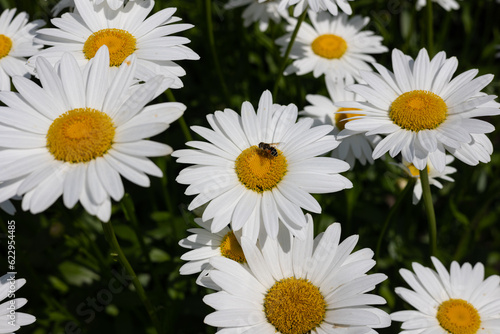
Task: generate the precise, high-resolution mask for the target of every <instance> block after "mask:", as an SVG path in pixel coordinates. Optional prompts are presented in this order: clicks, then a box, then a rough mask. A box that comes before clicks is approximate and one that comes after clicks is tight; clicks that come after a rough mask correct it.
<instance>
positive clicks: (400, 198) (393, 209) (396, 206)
mask: <svg viewBox="0 0 500 334" xmlns="http://www.w3.org/2000/svg"><path fill="white" fill-rule="evenodd" d="M414 184H415V181H414V180H413V179H411V180H409V181H408V183H406V186H405V187H404V189H403V190H401V192H400V193H399V195H398V198H397V200H396V203H394V205H393V206H392V207H391V210H390V211H389V214H388V215H387V217H386V218H385V222H384V226H383V227H382V231H380V235H379V236H378V241H377V248H376V249H375V257H376V259H377V262H378V259H379V258H380V247H381V246H382V241H383V240H384V237H385V234H386V233H387V229H388V228H389V226H390V225H391V224H390V223H391V220H392V216H394V214H395V213H396V211H397V210H398V209H399V207H400V205H401V203H402V202H403V199H404V198H406V195H407V194H408V192H409V191H410V189H412V188H413V185H414Z"/></svg>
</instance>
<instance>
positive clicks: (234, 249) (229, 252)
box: [219, 231, 247, 263]
mask: <svg viewBox="0 0 500 334" xmlns="http://www.w3.org/2000/svg"><path fill="white" fill-rule="evenodd" d="M219 248H220V253H221V254H222V256H224V257H227V258H228V259H231V260H233V261H236V262H239V263H245V262H247V260H246V259H245V254H243V249H241V245H240V243H239V242H238V240H237V239H236V237H235V236H234V233H233V231H230V232H228V233H227V234H226V235H225V236H224V238H222V242H221V243H220V247H219Z"/></svg>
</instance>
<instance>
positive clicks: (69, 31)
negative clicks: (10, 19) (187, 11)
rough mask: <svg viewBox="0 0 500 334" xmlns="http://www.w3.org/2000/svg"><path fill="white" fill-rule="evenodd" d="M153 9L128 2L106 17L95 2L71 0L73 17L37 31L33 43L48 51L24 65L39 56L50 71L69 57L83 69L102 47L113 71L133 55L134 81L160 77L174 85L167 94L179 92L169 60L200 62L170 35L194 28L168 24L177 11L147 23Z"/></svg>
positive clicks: (175, 71) (145, 3)
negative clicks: (176, 90) (134, 58)
mask: <svg viewBox="0 0 500 334" xmlns="http://www.w3.org/2000/svg"><path fill="white" fill-rule="evenodd" d="M153 7H154V1H152V0H145V1H140V2H135V1H130V2H128V3H127V4H126V5H125V6H124V7H120V9H119V10H117V11H112V12H111V11H110V10H109V8H108V7H106V4H105V3H103V4H101V5H97V4H96V0H91V1H89V0H75V12H74V13H65V14H63V15H62V16H61V17H60V18H54V19H52V20H51V22H52V24H53V25H54V26H56V27H57V28H46V29H40V30H38V31H37V36H36V37H35V41H37V42H39V43H42V44H45V45H48V46H50V47H49V48H47V49H45V50H42V51H41V52H39V53H38V54H37V55H36V56H34V57H31V58H30V59H29V60H28V63H29V64H31V65H34V63H35V61H36V58H37V57H39V56H43V57H45V58H46V59H47V60H48V61H49V62H50V63H51V64H53V65H54V64H55V63H57V62H58V61H59V60H60V59H61V57H62V55H63V54H64V53H65V52H69V53H71V54H73V56H74V57H75V58H76V60H77V62H78V64H80V66H82V67H83V66H85V64H87V63H88V61H89V60H90V59H92V58H93V57H94V55H95V53H96V52H97V50H99V48H100V47H101V46H102V45H107V46H108V49H109V50H110V59H111V62H110V66H112V67H113V68H115V67H116V68H117V67H118V66H120V65H121V63H122V62H123V61H124V60H125V59H126V58H127V57H128V56H130V55H131V54H135V55H136V56H137V71H136V77H137V79H139V80H144V81H145V80H148V79H149V78H152V77H154V76H156V75H159V74H161V75H164V76H166V77H168V78H173V79H174V80H175V81H174V83H173V84H172V86H171V87H170V88H180V87H182V81H181V80H180V79H179V77H180V76H183V75H185V74H186V72H185V71H184V70H183V69H182V67H180V66H179V65H177V64H176V63H174V62H173V60H182V59H199V56H198V55H197V54H196V53H195V52H193V50H191V49H190V48H188V47H186V46H185V45H184V44H187V43H189V39H187V38H185V37H179V36H171V34H174V33H177V32H180V31H184V30H187V29H190V28H192V27H193V25H191V24H173V23H175V22H178V21H179V20H180V18H178V17H175V16H173V14H174V13H175V11H176V8H166V9H163V10H161V11H159V12H157V13H155V14H154V15H152V16H150V17H148V18H147V19H146V17H147V16H148V14H149V13H150V12H151V11H152V10H153ZM162 88H163V87H162ZM165 89H166V88H165ZM165 89H163V90H165ZM163 90H162V91H163Z"/></svg>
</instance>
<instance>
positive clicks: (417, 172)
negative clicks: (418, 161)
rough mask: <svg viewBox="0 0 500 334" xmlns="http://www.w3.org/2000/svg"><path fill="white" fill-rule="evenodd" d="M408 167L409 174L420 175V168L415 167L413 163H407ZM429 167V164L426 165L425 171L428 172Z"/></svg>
mask: <svg viewBox="0 0 500 334" xmlns="http://www.w3.org/2000/svg"><path fill="white" fill-rule="evenodd" d="M406 167H408V169H409V170H410V174H411V176H413V177H420V170H419V169H418V168H417V167H415V165H414V164H409V165H408V166H406ZM430 171H431V169H430V168H429V165H427V173H430Z"/></svg>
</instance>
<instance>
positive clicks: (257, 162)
mask: <svg viewBox="0 0 500 334" xmlns="http://www.w3.org/2000/svg"><path fill="white" fill-rule="evenodd" d="M276 151H277V152H278V155H277V156H273V155H271V154H270V153H269V152H267V151H265V150H263V149H260V148H258V147H257V146H251V147H249V148H247V149H246V150H244V151H243V152H241V154H240V155H239V156H238V158H236V164H235V168H236V174H237V175H238V178H239V179H240V182H241V183H242V184H243V185H245V187H247V189H250V190H253V191H256V192H258V193H261V192H264V191H266V190H271V189H273V188H274V187H276V186H277V185H278V183H279V182H280V181H281V180H282V179H283V177H284V176H285V174H286V171H287V166H288V165H287V162H286V158H285V156H284V155H283V154H282V153H281V151H280V150H278V149H276Z"/></svg>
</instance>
